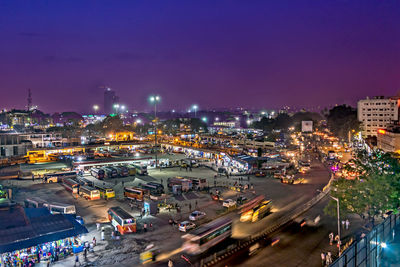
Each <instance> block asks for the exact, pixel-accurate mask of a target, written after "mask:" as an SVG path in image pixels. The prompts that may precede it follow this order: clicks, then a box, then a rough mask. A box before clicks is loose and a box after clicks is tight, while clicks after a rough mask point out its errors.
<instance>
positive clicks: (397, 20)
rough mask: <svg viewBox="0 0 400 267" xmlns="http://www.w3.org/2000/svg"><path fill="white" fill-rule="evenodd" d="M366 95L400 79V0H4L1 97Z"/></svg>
mask: <svg viewBox="0 0 400 267" xmlns="http://www.w3.org/2000/svg"><path fill="white" fill-rule="evenodd" d="M103 85H106V86H109V87H111V88H113V89H114V90H115V91H117V94H118V95H119V96H120V98H121V99H122V101H121V102H124V103H125V104H127V105H128V107H129V109H130V110H133V109H136V110H142V109H148V108H149V105H148V103H147V102H146V98H147V96H148V95H149V94H151V93H153V92H156V93H159V94H160V95H161V96H162V103H161V105H160V109H163V110H168V109H172V108H175V109H184V108H187V107H188V106H189V105H190V104H194V103H197V104H199V106H200V107H201V108H210V107H237V106H241V107H260V108H261V107H263V108H279V107H281V106H283V105H290V106H296V107H311V106H318V105H319V106H326V105H333V104H336V103H337V104H341V103H348V104H355V103H356V100H357V99H360V98H364V97H365V96H367V95H369V96H374V95H394V94H396V92H397V89H400V1H390V0H385V1H383V0H379V1H369V0H360V1H355V0H352V1H344V0H343V1H282V0H279V1H256V0H254V1H232V0H231V1H215V0H213V1H205V0H201V1H188V0H183V1H172V0H168V1H165V0H162V1H109V0H108V1H99V0H96V1H83V0H79V1H61V0H60V1H50V0H49V1H18V0H15V1H0V92H1V97H0V108H11V107H16V108H23V107H24V106H25V105H26V98H27V89H28V88H31V89H32V92H33V102H34V104H37V105H39V108H40V109H42V110H44V111H46V112H54V111H67V110H68V111H69V110H75V111H78V112H87V111H89V110H90V108H91V107H92V105H93V104H100V105H102V103H103V89H101V88H100V86H103Z"/></svg>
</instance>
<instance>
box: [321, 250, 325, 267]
mask: <svg viewBox="0 0 400 267" xmlns="http://www.w3.org/2000/svg"><path fill="white" fill-rule="evenodd" d="M325 262H326V259H325V253H323V252H321V266H322V267H324V266H325Z"/></svg>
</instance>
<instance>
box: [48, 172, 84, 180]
mask: <svg viewBox="0 0 400 267" xmlns="http://www.w3.org/2000/svg"><path fill="white" fill-rule="evenodd" d="M64 178H72V179H74V178H76V172H75V171H72V172H55V173H46V174H45V175H44V180H45V182H46V183H58V182H61V181H62V180H63V179H64Z"/></svg>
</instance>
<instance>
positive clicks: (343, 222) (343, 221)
mask: <svg viewBox="0 0 400 267" xmlns="http://www.w3.org/2000/svg"><path fill="white" fill-rule="evenodd" d="M345 223H346V221H345V220H342V229H344V225H345Z"/></svg>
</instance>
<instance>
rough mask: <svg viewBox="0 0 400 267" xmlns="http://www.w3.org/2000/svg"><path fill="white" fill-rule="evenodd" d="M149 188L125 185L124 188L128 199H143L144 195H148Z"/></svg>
mask: <svg viewBox="0 0 400 267" xmlns="http://www.w3.org/2000/svg"><path fill="white" fill-rule="evenodd" d="M147 194H148V192H147V190H144V189H141V188H137V187H125V188H124V197H125V198H128V199H135V200H139V201H143V199H144V196H145V195H147Z"/></svg>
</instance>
